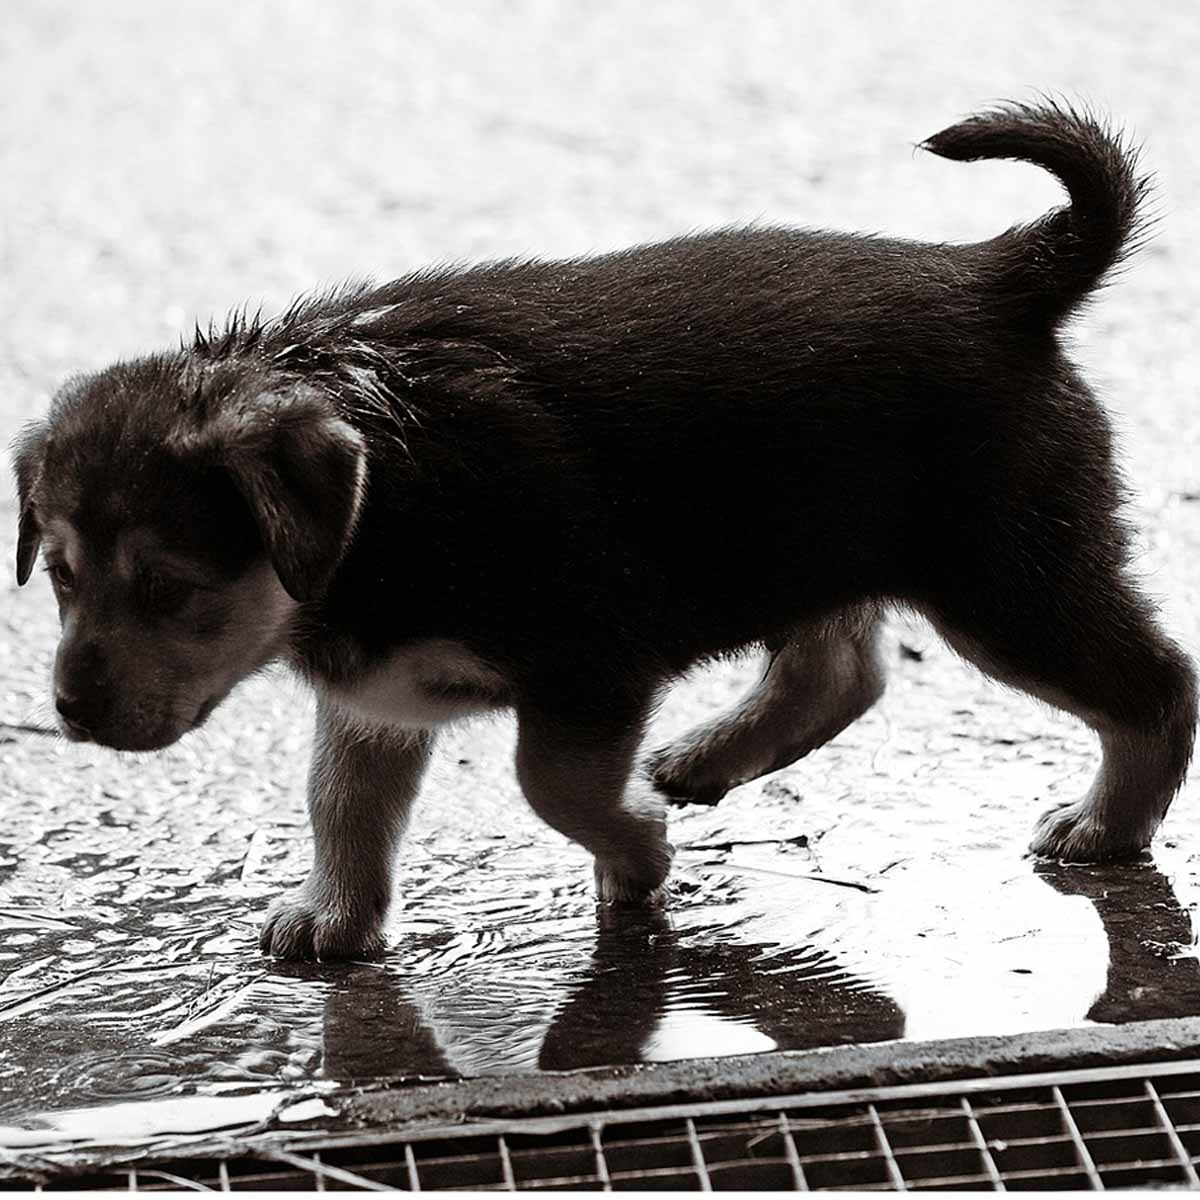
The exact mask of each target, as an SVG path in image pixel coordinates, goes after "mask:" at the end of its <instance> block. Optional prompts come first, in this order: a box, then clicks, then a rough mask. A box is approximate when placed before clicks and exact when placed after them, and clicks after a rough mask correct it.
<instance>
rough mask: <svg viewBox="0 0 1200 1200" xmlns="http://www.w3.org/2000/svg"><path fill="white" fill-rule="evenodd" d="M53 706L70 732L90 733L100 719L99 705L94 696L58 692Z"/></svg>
mask: <svg viewBox="0 0 1200 1200" xmlns="http://www.w3.org/2000/svg"><path fill="white" fill-rule="evenodd" d="M54 707H55V708H56V709H58V715H59V716H60V717H62V719H63V721H64V722H65V723H66V725H67V727H68V728H69V729H70V730H71V732H72V733H77V734H80V735H85V734H90V733H91V732H92V730H93V729H95V727H96V725H97V724H98V723H99V720H100V710H99V705H98V704H97V702H96V698H95V697H94V696H90V697H89V696H71V695H67V694H66V693H64V692H59V693H58V695H57V696H55V698H54Z"/></svg>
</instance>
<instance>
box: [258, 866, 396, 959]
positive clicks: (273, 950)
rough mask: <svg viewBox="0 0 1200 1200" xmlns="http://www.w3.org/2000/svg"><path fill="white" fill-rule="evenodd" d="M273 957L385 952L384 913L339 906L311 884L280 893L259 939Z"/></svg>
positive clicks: (368, 955)
mask: <svg viewBox="0 0 1200 1200" xmlns="http://www.w3.org/2000/svg"><path fill="white" fill-rule="evenodd" d="M258 945H259V949H260V950H261V951H262V952H263V954H268V955H271V956H272V957H274V958H291V959H308V960H310V961H311V960H314V959H315V960H317V961H319V962H336V961H339V960H345V959H363V958H373V957H375V956H377V955H379V954H381V953H382V952H383V950H384V949H385V947H386V942H385V940H384V936H383V914H382V913H379V914H375V913H368V912H364V911H362V910H358V909H345V908H341V909H339V908H338V906H337V905H335V904H331V903H330V902H329V901H328V900H327V899H325V898H323V897H322V896H321V894H320V890H319V889H313V888H310V887H309V885H308V884H305V885H303V886H301V887H298V888H297V889H296V890H295V891H293V892H289V893H288V894H287V895H285V896H280V897H279V899H278V900H276V901H275V903H274V904H272V905H271V908H270V910H269V911H268V912H267V919H266V921H265V922H264V923H263V927H262V933H261V934H260V935H259V939H258Z"/></svg>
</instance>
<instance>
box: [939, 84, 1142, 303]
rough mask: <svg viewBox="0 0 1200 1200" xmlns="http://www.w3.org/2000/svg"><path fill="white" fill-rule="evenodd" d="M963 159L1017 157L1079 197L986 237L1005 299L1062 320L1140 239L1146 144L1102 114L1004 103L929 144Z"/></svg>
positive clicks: (1042, 104)
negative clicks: (1135, 142)
mask: <svg viewBox="0 0 1200 1200" xmlns="http://www.w3.org/2000/svg"><path fill="white" fill-rule="evenodd" d="M922 146H923V147H924V148H925V149H926V150H931V151H933V153H934V154H938V155H941V156H942V157H943V158H952V159H956V160H958V161H960V162H969V161H974V160H975V159H980V158H1016V159H1021V160H1023V161H1025V162H1031V163H1036V164H1037V165H1038V166H1039V167H1044V168H1045V169H1046V170H1047V171H1050V172H1051V173H1052V174H1053V175H1056V176H1057V177H1058V179H1059V180H1060V181H1061V183H1062V184H1063V186H1064V187H1065V188H1066V189H1067V193H1068V195H1069V196H1070V198H1071V203H1070V205H1069V206H1068V207H1067V208H1059V209H1055V210H1054V211H1053V212H1050V213H1047V214H1046V216H1044V217H1042V218H1041V219H1040V220H1038V221H1035V222H1034V223H1033V224H1032V225H1021V226H1017V227H1015V228H1013V229H1010V230H1008V231H1007V232H1006V233H1004V234H1001V235H1000V237H998V238H995V239H993V240H992V241H991V242H989V243H986V245H987V247H988V249H989V251H991V253H992V256H993V261H994V262H995V263H996V265H997V266H998V267H999V270H1000V280H999V282H1000V285H1001V288H1002V290H1003V291H1004V293H1005V295H1006V298H1008V299H1010V300H1011V301H1013V302H1014V303H1015V304H1017V305H1019V306H1020V308H1021V309H1022V310H1023V311H1024V312H1026V313H1028V314H1030V315H1034V316H1036V317H1040V318H1041V319H1042V320H1044V321H1046V322H1048V323H1050V324H1056V323H1058V322H1059V321H1061V320H1062V319H1063V318H1064V317H1066V316H1067V315H1068V314H1069V313H1070V312H1071V310H1072V309H1074V308H1076V307H1078V306H1079V305H1080V304H1081V303H1082V302H1083V301H1084V300H1085V299H1086V298H1087V296H1088V295H1089V293H1090V292H1092V291H1093V290H1094V289H1095V288H1096V287H1097V286H1099V284H1100V282H1101V280H1102V279H1103V278H1104V276H1105V274H1106V273H1107V272H1109V271H1110V270H1111V269H1112V268H1113V267H1114V266H1116V265H1117V264H1118V263H1119V262H1121V261H1123V260H1124V259H1125V258H1127V257H1129V255H1131V254H1132V253H1133V252H1134V251H1135V250H1136V249H1137V248H1138V246H1139V245H1140V244H1141V241H1142V239H1143V238H1144V236H1145V234H1146V232H1147V230H1148V229H1149V226H1150V224H1151V222H1150V221H1149V220H1148V218H1147V217H1146V215H1145V206H1144V202H1145V200H1146V197H1147V194H1148V192H1149V190H1150V183H1151V181H1150V177H1149V176H1148V175H1144V174H1141V173H1139V171H1138V155H1137V150H1136V148H1135V147H1133V146H1132V145H1131V144H1130V143H1129V142H1127V141H1126V140H1125V138H1124V137H1123V136H1122V135H1121V134H1120V133H1119V132H1115V131H1113V130H1112V129H1111V128H1110V127H1109V126H1108V125H1106V124H1105V123H1104V122H1103V121H1102V120H1100V119H1099V118H1097V117H1096V116H1094V115H1093V114H1091V113H1089V112H1087V111H1086V110H1085V111H1080V110H1076V109H1074V108H1072V107H1071V106H1070V105H1067V104H1061V103H1058V102H1055V101H1053V100H1049V99H1046V100H1043V101H1041V102H1040V103H1037V104H1015V103H1014V104H1005V105H1001V106H1000V107H998V108H995V109H992V110H991V111H989V112H984V113H980V114H979V115H978V116H974V117H969V118H968V119H967V120H965V121H962V122H960V123H959V124H958V125H951V126H950V128H949V129H943V130H942V132H941V133H936V134H934V135H933V137H931V138H929V139H928V141H925V142H923V143H922Z"/></svg>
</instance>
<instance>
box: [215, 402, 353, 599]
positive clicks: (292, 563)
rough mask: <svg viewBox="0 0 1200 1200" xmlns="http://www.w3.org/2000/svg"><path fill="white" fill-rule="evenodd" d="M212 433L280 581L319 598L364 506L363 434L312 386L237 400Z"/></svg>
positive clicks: (298, 593)
mask: <svg viewBox="0 0 1200 1200" xmlns="http://www.w3.org/2000/svg"><path fill="white" fill-rule="evenodd" d="M212 432H213V434H215V436H216V439H217V443H218V453H219V455H220V457H221V458H222V460H223V461H224V464H225V466H226V468H227V469H228V470H229V472H230V474H231V475H232V476H233V479H234V482H235V483H236V484H237V487H238V489H239V490H240V491H241V493H242V495H243V496H244V497H245V499H246V501H247V503H248V504H249V505H250V511H251V512H252V513H253V514H254V519H255V522H256V523H257V525H258V531H259V535H260V536H261V537H262V540H263V545H264V546H265V547H266V550H267V556H268V557H269V558H270V560H271V565H272V566H273V567H274V568H275V572H276V574H277V575H278V576H279V581H280V582H281V583H282V584H283V586H284V587H285V588H286V589H287V592H288V594H289V595H290V596H291V597H292V598H293V599H295V600H299V601H301V602H303V601H305V600H315V599H316V598H317V597H318V596H320V595H321V593H322V592H324V590H325V589H326V588H327V587H328V586H329V582H330V580H331V579H332V578H333V573H334V571H335V570H336V569H337V565H338V563H339V562H341V560H342V555H343V554H344V553H345V552H346V548H347V546H348V545H349V543H350V537H351V534H352V533H353V531H354V523H355V521H356V520H357V518H358V513H359V509H360V508H361V506H362V501H363V496H364V494H365V491H366V474H367V456H366V447H365V446H364V444H363V439H362V435H361V434H360V433H359V432H358V431H357V430H356V429H355V428H354V427H353V426H352V425H350V424H349V423H348V422H346V421H344V420H342V419H341V418H340V417H339V416H338V415H337V414H336V413H335V412H334V410H333V408H332V406H331V405H330V404H329V402H328V401H327V400H326V399H325V397H324V396H322V395H321V393H319V392H317V391H314V390H312V389H309V388H296V389H292V390H289V391H287V392H282V393H268V394H266V395H260V396H257V397H255V398H254V400H252V401H251V402H250V403H249V404H248V405H245V406H240V407H239V406H237V404H236V402H234V404H233V405H231V406H230V407H229V408H227V409H226V410H225V412H224V413H222V414H221V415H220V416H219V417H218V418H217V421H216V425H215V428H214V429H213V431H212Z"/></svg>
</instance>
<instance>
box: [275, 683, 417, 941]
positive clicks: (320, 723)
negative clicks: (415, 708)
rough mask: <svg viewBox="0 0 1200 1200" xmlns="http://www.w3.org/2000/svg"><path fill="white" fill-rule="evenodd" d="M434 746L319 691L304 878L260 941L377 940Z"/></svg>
mask: <svg viewBox="0 0 1200 1200" xmlns="http://www.w3.org/2000/svg"><path fill="white" fill-rule="evenodd" d="M432 746H433V734H432V733H430V732H429V731H427V730H409V729H390V728H378V727H365V726H363V725H361V724H359V723H358V722H356V721H355V720H353V718H350V717H348V716H347V715H346V714H345V713H344V712H343V711H341V710H340V709H338V708H336V707H335V706H333V705H331V704H330V703H329V702H328V701H327V700H325V699H321V700H319V702H318V706H317V731H316V740H315V744H314V747H313V760H312V767H311V768H310V770H309V777H308V813H309V817H310V819H311V820H312V828H313V841H314V855H313V868H312V871H311V872H310V873H309V876H308V878H307V879H306V880H305V881H304V883H303V884H301V885H300V887H298V888H297V889H296V890H295V891H293V892H290V893H288V895H286V896H282V897H280V898H279V899H278V900H276V901H275V903H274V905H273V906H272V907H271V910H270V912H269V913H268V914H267V920H266V924H265V925H264V926H263V931H262V936H261V938H260V939H259V944H260V946H261V948H262V950H263V953H265V954H273V955H276V956H277V957H279V958H316V959H344V958H362V957H367V956H369V955H371V954H377V953H378V952H379V951H381V950H382V949H383V945H384V939H383V922H384V918H385V917H386V916H387V910H388V905H389V903H390V902H391V897H392V859H393V856H394V853H395V849H396V845H397V843H398V842H399V840H400V837H401V835H402V834H403V833H404V828H405V826H406V825H407V824H408V814H409V809H410V808H411V806H412V802H413V800H414V798H415V797H416V794H417V789H418V787H419V786H420V783H421V776H422V775H423V774H424V772H425V767H426V764H427V763H428V761H429V753H430V750H431V748H432Z"/></svg>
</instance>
